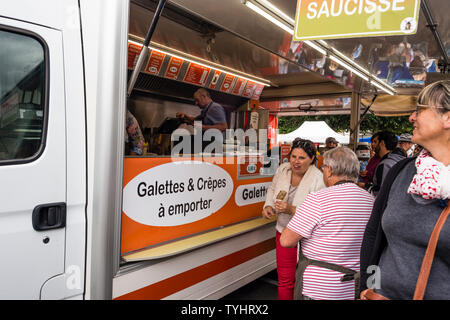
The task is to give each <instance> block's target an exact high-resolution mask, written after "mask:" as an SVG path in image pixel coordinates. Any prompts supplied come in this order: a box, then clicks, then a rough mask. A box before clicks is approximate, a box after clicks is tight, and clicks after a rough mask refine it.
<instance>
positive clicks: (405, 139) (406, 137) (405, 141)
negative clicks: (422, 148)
mask: <svg viewBox="0 0 450 320" xmlns="http://www.w3.org/2000/svg"><path fill="white" fill-rule="evenodd" d="M411 137H412V136H411V135H410V134H409V133H402V134H401V135H400V139H398V146H399V147H400V148H402V149H403V150H405V152H406V156H407V157H408V158H411V157H412V155H413V153H414V144H413V143H412V142H411Z"/></svg>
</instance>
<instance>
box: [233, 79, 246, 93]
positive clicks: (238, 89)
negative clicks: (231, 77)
mask: <svg viewBox="0 0 450 320" xmlns="http://www.w3.org/2000/svg"><path fill="white" fill-rule="evenodd" d="M246 81H247V80H245V79H242V78H238V79H237V81H236V84H235V85H234V89H233V92H232V94H235V95H238V96H239V95H241V93H242V91H244V86H245V83H246Z"/></svg>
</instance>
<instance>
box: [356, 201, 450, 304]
mask: <svg viewBox="0 0 450 320" xmlns="http://www.w3.org/2000/svg"><path fill="white" fill-rule="evenodd" d="M449 213H450V205H447V207H445V208H444V210H443V211H442V213H441V215H440V217H439V219H438V221H437V222H436V225H435V226H434V229H433V232H432V233H431V237H430V240H429V241H428V246H427V250H426V251H425V256H424V257H423V260H422V266H421V267H420V273H419V277H418V278H417V283H416V290H415V291H414V296H413V300H422V299H423V296H424V294H425V289H426V287H427V283H428V277H429V275H430V270H431V265H432V263H433V258H434V253H435V252H436V246H437V243H438V239H439V234H440V233H441V229H442V227H443V226H444V224H445V221H446V220H447V217H448V215H449ZM361 300H389V299H388V298H386V297H385V296H383V295H381V294H378V293H376V292H375V291H373V289H366V290H364V291H363V292H361Z"/></svg>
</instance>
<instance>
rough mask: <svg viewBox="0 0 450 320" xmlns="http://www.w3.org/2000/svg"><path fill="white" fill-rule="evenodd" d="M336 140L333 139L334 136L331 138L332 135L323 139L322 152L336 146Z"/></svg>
mask: <svg viewBox="0 0 450 320" xmlns="http://www.w3.org/2000/svg"><path fill="white" fill-rule="evenodd" d="M338 143H339V142H338V141H337V140H336V139H335V138H333V137H328V138H327V139H326V140H325V149H324V152H326V151H328V150H331V149H333V148H336V147H337V146H338Z"/></svg>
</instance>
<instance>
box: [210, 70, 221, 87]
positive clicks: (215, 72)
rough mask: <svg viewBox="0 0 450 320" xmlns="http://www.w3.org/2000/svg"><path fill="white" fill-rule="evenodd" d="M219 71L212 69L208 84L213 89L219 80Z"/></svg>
mask: <svg viewBox="0 0 450 320" xmlns="http://www.w3.org/2000/svg"><path fill="white" fill-rule="evenodd" d="M220 73H221V72H220V71H218V70H214V76H213V78H212V79H211V83H210V84H209V88H210V89H214V88H215V87H216V84H217V82H218V81H219V77H220Z"/></svg>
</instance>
